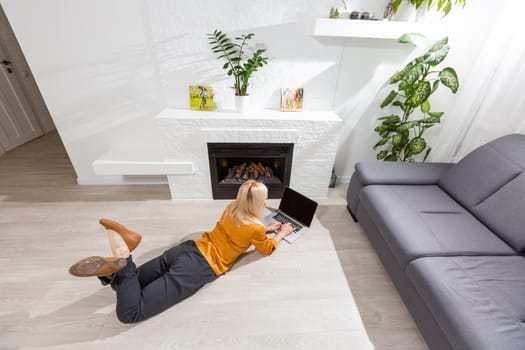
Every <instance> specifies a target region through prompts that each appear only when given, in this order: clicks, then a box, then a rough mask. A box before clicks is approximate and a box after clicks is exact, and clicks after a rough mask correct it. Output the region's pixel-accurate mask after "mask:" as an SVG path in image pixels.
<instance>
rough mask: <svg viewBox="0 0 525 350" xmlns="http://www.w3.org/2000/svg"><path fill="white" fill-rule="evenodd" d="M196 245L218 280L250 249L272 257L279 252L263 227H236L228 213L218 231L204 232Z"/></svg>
mask: <svg viewBox="0 0 525 350" xmlns="http://www.w3.org/2000/svg"><path fill="white" fill-rule="evenodd" d="M195 244H196V245H197V248H199V251H200V252H201V254H202V255H203V256H204V258H205V259H206V260H207V261H208V263H209V264H210V266H211V268H212V269H213V271H214V272H215V274H216V275H217V276H219V275H222V274H223V273H225V272H227V271H228V270H229V269H230V268H231V267H232V265H233V264H234V263H235V261H236V260H237V258H238V257H239V256H240V255H241V254H242V253H244V252H245V251H246V250H247V249H248V248H249V247H250V246H251V245H254V246H255V248H256V249H257V250H258V251H259V252H260V253H261V254H264V255H269V254H271V253H272V252H273V251H274V250H275V249H276V248H277V241H275V240H274V239H271V238H268V237H266V230H265V228H264V226H262V225H259V224H244V223H240V225H237V224H236V223H235V222H234V221H233V219H232V217H231V216H230V215H229V214H228V213H227V212H226V211H224V212H223V213H222V216H221V218H220V220H219V221H218V222H217V224H216V225H215V228H214V229H213V230H212V231H211V232H209V233H208V232H205V233H204V234H203V235H202V237H201V239H199V240H196V241H195Z"/></svg>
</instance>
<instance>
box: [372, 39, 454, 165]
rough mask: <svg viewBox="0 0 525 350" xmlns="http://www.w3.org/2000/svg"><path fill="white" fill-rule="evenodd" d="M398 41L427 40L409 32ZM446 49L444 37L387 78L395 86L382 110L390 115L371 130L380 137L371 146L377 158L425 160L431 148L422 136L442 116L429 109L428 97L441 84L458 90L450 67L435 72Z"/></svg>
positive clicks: (438, 121) (381, 118) (446, 43)
mask: <svg viewBox="0 0 525 350" xmlns="http://www.w3.org/2000/svg"><path fill="white" fill-rule="evenodd" d="M399 42H401V43H405V44H406V43H411V44H414V45H420V44H421V43H422V42H428V41H427V39H426V38H425V37H424V36H423V35H421V34H416V33H412V34H405V35H403V36H402V37H401V38H399ZM449 49H450V48H449V46H448V38H447V37H445V38H443V39H441V40H439V41H437V42H436V43H434V44H433V45H432V46H431V47H430V49H428V50H427V51H426V52H425V54H423V55H422V56H419V57H417V58H415V59H414V60H412V61H410V62H409V63H408V64H407V65H406V66H405V67H404V68H403V69H401V70H400V71H399V72H397V73H396V74H394V75H393V76H392V77H391V78H390V80H389V85H393V86H394V87H393V89H392V90H391V91H390V93H389V94H388V96H387V97H386V98H385V100H384V101H383V102H382V103H381V108H387V107H388V108H389V109H390V114H388V115H384V116H381V117H380V118H378V120H380V121H381V124H380V125H379V126H378V127H376V128H375V129H374V130H375V131H376V132H377V133H378V134H379V136H380V140H379V142H377V143H376V144H375V146H374V150H378V149H380V151H379V153H377V159H383V160H384V161H404V162H406V161H414V160H415V158H414V157H415V156H418V155H421V154H423V162H424V161H425V160H426V159H427V158H428V156H429V154H430V151H431V150H432V148H430V147H429V146H428V144H427V142H426V140H425V139H424V138H423V134H424V132H425V131H426V130H427V129H429V128H431V127H433V126H434V125H437V124H439V123H440V122H441V118H442V116H443V114H444V113H443V112H435V111H432V110H431V104H430V101H429V97H430V96H431V95H432V94H433V93H434V92H435V91H436V90H437V89H438V87H439V86H440V85H444V86H446V87H448V88H449V89H450V90H451V91H452V93H456V92H457V91H458V88H459V80H458V77H457V74H456V71H455V70H454V69H453V68H451V67H446V68H443V69H441V70H437V69H436V66H437V65H439V64H440V63H441V62H443V60H444V59H445V58H446V57H447V55H448V52H449ZM414 117H417V118H418V119H414Z"/></svg>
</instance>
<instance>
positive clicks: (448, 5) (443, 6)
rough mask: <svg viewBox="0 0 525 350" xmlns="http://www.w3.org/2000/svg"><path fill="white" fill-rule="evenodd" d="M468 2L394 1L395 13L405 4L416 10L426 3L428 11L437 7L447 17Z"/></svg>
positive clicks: (458, 0) (443, 0)
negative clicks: (454, 9)
mask: <svg viewBox="0 0 525 350" xmlns="http://www.w3.org/2000/svg"><path fill="white" fill-rule="evenodd" d="M465 2H466V0H394V8H393V10H394V13H396V12H397V9H398V8H399V6H400V5H401V4H403V3H406V4H411V5H415V6H416V9H418V8H420V7H421V6H422V5H423V4H425V3H426V6H427V10H430V9H431V8H432V6H434V5H435V6H436V7H437V10H438V12H440V11H441V12H443V15H444V16H446V15H448V14H449V12H450V11H451V10H452V7H454V6H461V7H465Z"/></svg>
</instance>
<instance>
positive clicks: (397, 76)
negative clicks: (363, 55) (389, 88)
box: [389, 63, 414, 84]
mask: <svg viewBox="0 0 525 350" xmlns="http://www.w3.org/2000/svg"><path fill="white" fill-rule="evenodd" d="M413 65H414V64H413V63H409V64H407V65H406V66H405V68H403V69H401V70H400V71H399V72H397V73H396V74H394V75H393V76H392V77H391V78H390V82H389V83H390V84H395V83H397V82H398V81H400V80H401V79H403V77H404V76H405V74H407V72H408V71H409V70H410V69H411V68H412V66H413Z"/></svg>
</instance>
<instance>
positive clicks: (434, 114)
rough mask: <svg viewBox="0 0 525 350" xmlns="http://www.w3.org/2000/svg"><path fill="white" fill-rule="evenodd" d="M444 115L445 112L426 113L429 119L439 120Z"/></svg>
mask: <svg viewBox="0 0 525 350" xmlns="http://www.w3.org/2000/svg"><path fill="white" fill-rule="evenodd" d="M443 114H445V112H428V115H430V116H431V117H436V118H441V116H442V115H443Z"/></svg>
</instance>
